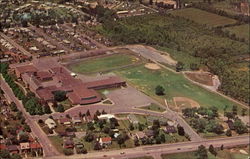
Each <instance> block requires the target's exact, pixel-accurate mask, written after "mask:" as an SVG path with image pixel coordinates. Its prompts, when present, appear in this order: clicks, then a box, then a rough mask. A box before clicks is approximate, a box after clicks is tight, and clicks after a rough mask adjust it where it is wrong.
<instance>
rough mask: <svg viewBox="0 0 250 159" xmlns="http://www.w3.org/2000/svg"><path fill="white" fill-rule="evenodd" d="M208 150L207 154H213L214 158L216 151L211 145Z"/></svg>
mask: <svg viewBox="0 0 250 159" xmlns="http://www.w3.org/2000/svg"><path fill="white" fill-rule="evenodd" d="M208 150H209V152H210V153H211V154H213V155H214V156H216V155H217V152H216V150H215V148H214V146H213V145H210V146H209V148H208Z"/></svg>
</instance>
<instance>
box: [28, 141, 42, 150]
mask: <svg viewBox="0 0 250 159" xmlns="http://www.w3.org/2000/svg"><path fill="white" fill-rule="evenodd" d="M30 148H31V149H40V148H42V146H41V145H40V144H39V143H38V142H32V143H30Z"/></svg>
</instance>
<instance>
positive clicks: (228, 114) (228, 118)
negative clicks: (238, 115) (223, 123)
mask: <svg viewBox="0 0 250 159" xmlns="http://www.w3.org/2000/svg"><path fill="white" fill-rule="evenodd" d="M224 116H226V117H227V120H230V119H233V118H234V114H233V113H232V112H225V113H224Z"/></svg>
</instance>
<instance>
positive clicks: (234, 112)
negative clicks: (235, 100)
mask: <svg viewBox="0 0 250 159" xmlns="http://www.w3.org/2000/svg"><path fill="white" fill-rule="evenodd" d="M232 112H233V115H237V114H238V113H237V112H238V107H237V106H236V105H234V106H233V108H232Z"/></svg>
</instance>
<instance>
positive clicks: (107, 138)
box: [100, 137, 112, 143]
mask: <svg viewBox="0 0 250 159" xmlns="http://www.w3.org/2000/svg"><path fill="white" fill-rule="evenodd" d="M111 141H112V138H111V137H102V138H100V142H102V143H105V142H111Z"/></svg>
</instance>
